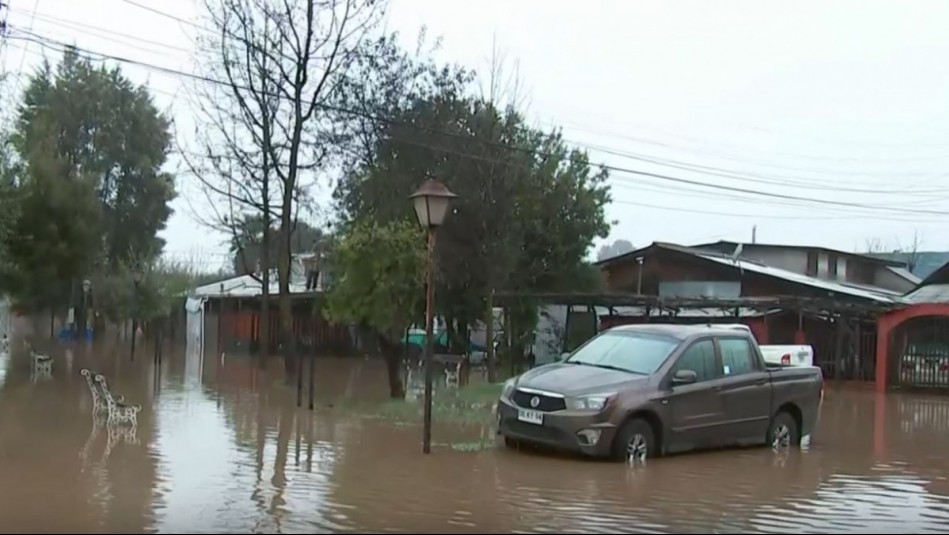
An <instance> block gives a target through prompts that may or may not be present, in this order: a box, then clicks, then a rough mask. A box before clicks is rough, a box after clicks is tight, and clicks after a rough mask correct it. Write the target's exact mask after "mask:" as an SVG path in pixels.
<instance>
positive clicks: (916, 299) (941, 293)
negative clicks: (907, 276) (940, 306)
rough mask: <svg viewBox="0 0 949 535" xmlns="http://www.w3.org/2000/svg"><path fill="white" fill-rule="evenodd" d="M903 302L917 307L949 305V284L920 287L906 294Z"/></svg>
mask: <svg viewBox="0 0 949 535" xmlns="http://www.w3.org/2000/svg"><path fill="white" fill-rule="evenodd" d="M903 300H904V301H906V302H908V303H911V304H914V305H917V304H922V303H949V284H929V285H926V286H918V287H917V288H916V289H915V290H913V291H911V292H910V293H908V294H906V295H905V296H904V297H903Z"/></svg>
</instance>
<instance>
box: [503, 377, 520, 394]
mask: <svg viewBox="0 0 949 535" xmlns="http://www.w3.org/2000/svg"><path fill="white" fill-rule="evenodd" d="M516 383H517V381H515V380H514V379H513V378H511V379H508V380H507V381H504V386H502V387H501V397H502V398H509V397H511V394H513V393H514V385H515V384H516Z"/></svg>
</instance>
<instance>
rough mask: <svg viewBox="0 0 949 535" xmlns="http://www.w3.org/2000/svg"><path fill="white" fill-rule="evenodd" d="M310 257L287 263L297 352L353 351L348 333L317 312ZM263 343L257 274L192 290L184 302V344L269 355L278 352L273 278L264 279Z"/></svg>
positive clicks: (317, 287)
mask: <svg viewBox="0 0 949 535" xmlns="http://www.w3.org/2000/svg"><path fill="white" fill-rule="evenodd" d="M311 256H312V255H309V254H306V255H295V256H294V258H293V262H292V264H291V274H290V299H291V303H292V308H293V332H294V333H295V335H296V343H297V347H298V348H300V349H301V350H302V351H309V352H326V353H333V354H346V353H348V352H350V351H351V350H352V348H353V340H352V337H351V329H350V328H349V327H348V326H345V325H334V324H330V323H329V322H328V321H327V320H326V319H325V318H324V317H323V315H322V313H321V312H320V306H321V302H322V299H323V279H324V277H325V274H324V273H313V272H312V270H310V269H308V268H307V266H308V265H312V264H311V262H310V257H311ZM269 287H270V291H269V296H270V297H269V302H270V317H269V318H267V319H266V321H269V322H270V325H269V327H270V332H269V340H267V341H262V340H261V339H260V326H261V322H262V321H265V318H263V317H262V315H261V301H262V300H261V295H262V293H263V292H262V288H263V286H262V284H261V281H260V274H247V275H241V276H238V277H234V278H231V279H227V280H223V281H220V282H216V283H213V284H208V285H205V286H201V287H199V288H196V289H195V290H194V291H193V292H192V295H191V296H190V297H189V298H188V300H187V303H186V305H185V308H186V310H187V313H188V316H187V331H188V342H189V344H194V343H199V344H200V345H201V347H202V348H203V351H207V352H210V353H211V354H219V353H221V352H237V353H257V352H259V350H260V346H261V344H262V343H265V342H266V343H267V344H268V348H269V352H270V353H278V352H279V351H280V330H279V328H280V323H279V308H278V306H279V304H278V297H277V295H278V293H279V285H278V277H277V272H276V270H274V271H273V272H271V274H270V284H269Z"/></svg>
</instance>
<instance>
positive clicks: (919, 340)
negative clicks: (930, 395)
mask: <svg viewBox="0 0 949 535" xmlns="http://www.w3.org/2000/svg"><path fill="white" fill-rule="evenodd" d="M890 337H891V338H890V355H889V361H890V370H889V371H890V376H891V377H893V378H895V379H896V380H895V381H894V383H895V384H896V385H898V386H900V387H906V388H936V389H945V390H947V391H949V318H947V317H944V316H921V317H918V318H912V319H909V320H907V321H905V322H903V323H901V324H900V325H899V326H897V327H896V328H895V329H893V331H892V333H891V334H890Z"/></svg>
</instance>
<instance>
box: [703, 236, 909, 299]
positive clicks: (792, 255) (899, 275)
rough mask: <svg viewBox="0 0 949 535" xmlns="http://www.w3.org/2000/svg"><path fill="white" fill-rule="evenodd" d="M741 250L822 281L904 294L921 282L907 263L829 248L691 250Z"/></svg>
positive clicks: (717, 248)
mask: <svg viewBox="0 0 949 535" xmlns="http://www.w3.org/2000/svg"><path fill="white" fill-rule="evenodd" d="M739 246H740V247H741V255H740V256H741V258H742V259H743V260H751V261H754V262H759V263H761V264H764V265H766V266H771V267H775V268H780V269H783V270H786V271H791V272H793V273H798V274H800V275H807V276H808V277H813V278H816V279H820V280H826V281H833V282H839V283H842V284H848V285H852V286H862V287H866V288H869V289H879V288H882V289H885V290H891V291H893V292H897V293H899V294H905V293H906V292H909V291H912V290H913V289H914V288H915V287H916V285H917V284H919V283H920V281H921V279H920V278H919V277H917V276H916V275H914V274H912V273H911V272H910V271H909V270H908V269H907V266H906V262H905V261H903V260H900V259H896V258H885V257H882V256H876V255H865V254H859V253H851V252H847V251H840V250H836V249H829V248H827V247H814V246H806V245H776V244H763V243H743V244H739V243H737V242H731V241H717V242H714V243H705V244H699V245H693V246H691V248H692V249H699V250H703V251H714V252H718V253H721V254H725V255H731V254H732V253H734V251H736V250H737V249H738V248H739Z"/></svg>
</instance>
